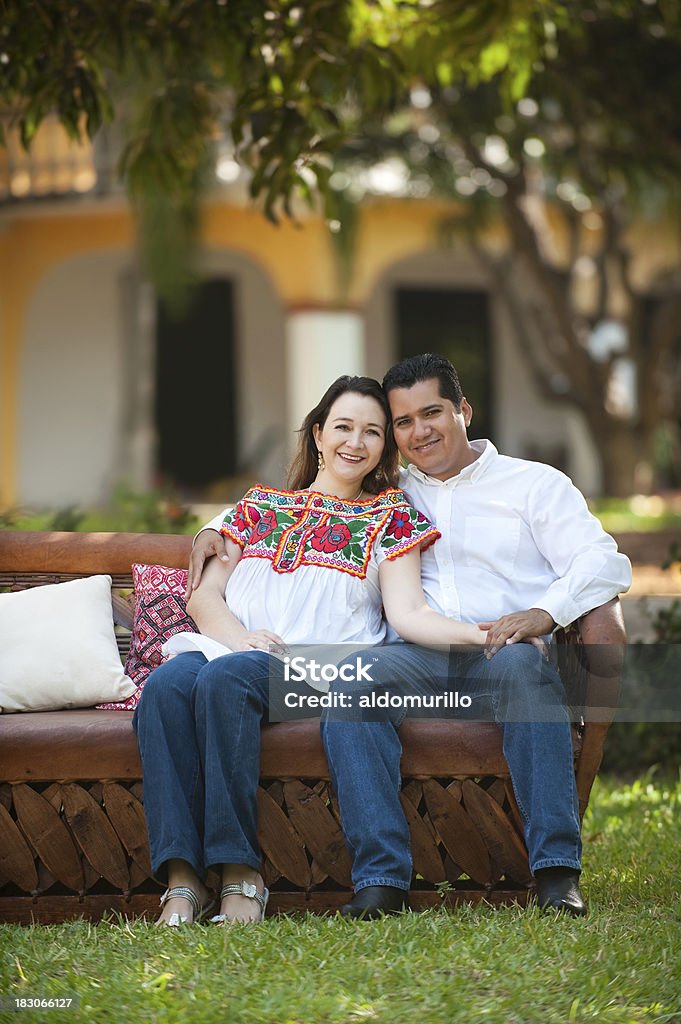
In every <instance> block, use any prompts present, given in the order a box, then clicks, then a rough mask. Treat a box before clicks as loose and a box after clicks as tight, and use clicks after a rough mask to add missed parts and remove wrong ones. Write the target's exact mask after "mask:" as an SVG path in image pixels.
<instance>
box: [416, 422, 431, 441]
mask: <svg viewBox="0 0 681 1024" xmlns="http://www.w3.org/2000/svg"><path fill="white" fill-rule="evenodd" d="M430 431H431V426H430V423H429V422H428V420H419V419H417V420H415V421H414V436H415V437H416V438H420V437H428V435H429V434H430Z"/></svg>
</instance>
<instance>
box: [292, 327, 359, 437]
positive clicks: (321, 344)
mask: <svg viewBox="0 0 681 1024" xmlns="http://www.w3.org/2000/svg"><path fill="white" fill-rule="evenodd" d="M286 372H287V394H288V403H287V404H288V423H289V428H290V432H293V431H296V430H298V429H299V428H300V424H301V423H302V422H303V420H304V418H305V416H306V415H307V413H308V412H309V411H310V409H313V408H314V407H315V405H316V404H317V403H318V401H319V399H320V398H321V397H322V395H323V394H324V392H325V391H326V389H327V388H328V386H329V384H332V383H333V381H334V380H335V379H336V377H340V376H341V374H344V373H348V374H352V375H362V374H364V373H365V372H366V371H365V357H364V318H363V316H362V315H361V314H360V313H355V312H353V311H351V310H345V309H342V310H341V309H325V310H319V309H314V310H295V311H292V312H290V313H289V314H288V317H287V321H286ZM290 436H291V438H292V445H293V444H295V435H294V434H293V433H290Z"/></svg>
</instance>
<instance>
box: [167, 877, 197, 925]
mask: <svg viewBox="0 0 681 1024" xmlns="http://www.w3.org/2000/svg"><path fill="white" fill-rule="evenodd" d="M174 899H184V900H188V901H189V902H190V903H191V905H192V910H193V911H194V918H195V919H196V918H197V917H198V916H199V914H200V913H201V904H200V902H199V897H198V896H197V895H196V893H195V892H194V890H193V889H190V888H189V886H188V885H174V886H173V888H172V889H166V891H165V892H164V893H163V895H162V896H161V906H164V904H166V903H167V902H168V900H174Z"/></svg>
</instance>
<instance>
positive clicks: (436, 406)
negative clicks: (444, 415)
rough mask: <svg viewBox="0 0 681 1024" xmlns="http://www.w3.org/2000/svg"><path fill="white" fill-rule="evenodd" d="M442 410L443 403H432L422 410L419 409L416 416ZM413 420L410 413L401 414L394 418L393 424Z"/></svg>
mask: <svg viewBox="0 0 681 1024" xmlns="http://www.w3.org/2000/svg"><path fill="white" fill-rule="evenodd" d="M441 408H442V403H441V402H431V404H430V405H424V406H423V408H422V409H417V410H416V415H417V416H423V415H424V413H427V412H433V411H434V410H435V409H441ZM411 418H412V414H411V413H410V412H402V413H399V415H397V416H393V423H397V421H398V420H410V419H411Z"/></svg>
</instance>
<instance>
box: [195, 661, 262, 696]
mask: <svg viewBox="0 0 681 1024" xmlns="http://www.w3.org/2000/svg"><path fill="white" fill-rule="evenodd" d="M258 654H262V652H260V651H244V652H238V653H235V654H226V655H224V656H223V657H221V658H214V659H213V660H212V661H209V662H208V663H207V664H206V665H204V667H203V668H202V669H201V671H200V672H199V674H198V676H197V677H196V688H197V695H200V696H201V697H202V698H203V699H205V700H208V701H211V700H214V699H215V698H217V699H220V700H223V699H225V698H227V699H228V700H230V701H233V700H238V699H239V698H240V697H243V696H248V695H262V694H263V693H266V691H267V682H268V673H267V668H266V665H264V664H263V659H258V658H257V657H256V658H253V657H252V655H256V656H257V655H258ZM263 657H265V656H263Z"/></svg>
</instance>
